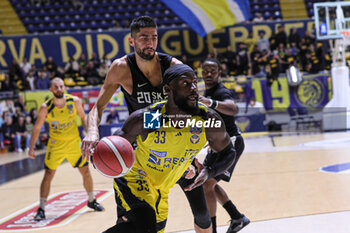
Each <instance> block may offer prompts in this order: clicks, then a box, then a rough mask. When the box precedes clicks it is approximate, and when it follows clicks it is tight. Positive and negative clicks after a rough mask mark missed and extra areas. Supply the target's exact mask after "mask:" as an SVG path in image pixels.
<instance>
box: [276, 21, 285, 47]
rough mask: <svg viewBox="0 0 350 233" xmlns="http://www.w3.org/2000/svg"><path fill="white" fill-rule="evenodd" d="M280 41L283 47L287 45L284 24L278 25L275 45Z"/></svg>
mask: <svg viewBox="0 0 350 233" xmlns="http://www.w3.org/2000/svg"><path fill="white" fill-rule="evenodd" d="M281 43H282V44H283V45H284V47H286V46H287V34H286V32H285V31H284V26H282V25H280V26H278V33H277V34H276V44H277V46H278V45H279V44H281Z"/></svg>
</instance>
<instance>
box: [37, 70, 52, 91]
mask: <svg viewBox="0 0 350 233" xmlns="http://www.w3.org/2000/svg"><path fill="white" fill-rule="evenodd" d="M38 74H39V77H38V79H37V81H36V89H37V90H48V89H49V88H50V79H49V76H48V74H47V73H46V72H45V71H40V72H39V73H38Z"/></svg>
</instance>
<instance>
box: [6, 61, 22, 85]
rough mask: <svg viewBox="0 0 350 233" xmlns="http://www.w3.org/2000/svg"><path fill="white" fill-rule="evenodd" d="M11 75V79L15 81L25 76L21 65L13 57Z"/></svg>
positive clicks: (10, 67)
mask: <svg viewBox="0 0 350 233" xmlns="http://www.w3.org/2000/svg"><path fill="white" fill-rule="evenodd" d="M9 75H10V80H11V81H14V82H16V81H18V80H19V79H22V78H23V73H22V70H21V67H20V66H19V64H18V62H17V60H16V59H13V60H12V63H11V65H10V66H9Z"/></svg>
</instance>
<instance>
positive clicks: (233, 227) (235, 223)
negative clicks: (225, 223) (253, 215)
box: [226, 215, 250, 233]
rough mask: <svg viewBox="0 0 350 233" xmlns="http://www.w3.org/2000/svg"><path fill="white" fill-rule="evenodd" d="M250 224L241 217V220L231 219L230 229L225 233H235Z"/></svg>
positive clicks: (246, 219) (245, 218) (244, 217)
mask: <svg viewBox="0 0 350 233" xmlns="http://www.w3.org/2000/svg"><path fill="white" fill-rule="evenodd" d="M249 223H250V220H249V219H248V218H247V217H246V216H244V215H243V217H242V218H239V219H232V220H231V224H230V227H229V228H228V229H227V232H226V233H236V232H239V231H240V230H242V229H243V227H245V226H247V225H248V224H249Z"/></svg>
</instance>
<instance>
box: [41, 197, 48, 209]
mask: <svg viewBox="0 0 350 233" xmlns="http://www.w3.org/2000/svg"><path fill="white" fill-rule="evenodd" d="M46 201H47V198H46V197H40V208H41V209H43V210H45V204H46Z"/></svg>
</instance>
